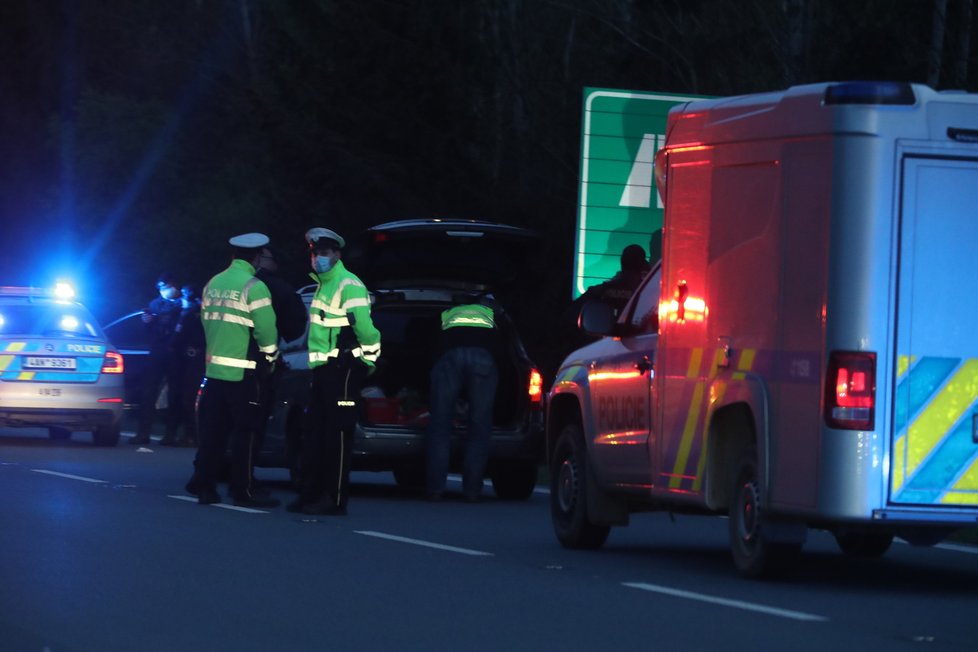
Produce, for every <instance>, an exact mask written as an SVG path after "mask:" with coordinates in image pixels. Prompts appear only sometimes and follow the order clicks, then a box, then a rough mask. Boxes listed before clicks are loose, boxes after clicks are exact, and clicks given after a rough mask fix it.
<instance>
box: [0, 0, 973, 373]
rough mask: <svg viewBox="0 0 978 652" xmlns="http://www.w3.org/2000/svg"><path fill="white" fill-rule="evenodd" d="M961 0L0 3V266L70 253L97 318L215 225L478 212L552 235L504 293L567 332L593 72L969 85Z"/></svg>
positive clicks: (174, 262) (532, 320) (541, 337)
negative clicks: (565, 312) (586, 99)
mask: <svg viewBox="0 0 978 652" xmlns="http://www.w3.org/2000/svg"><path fill="white" fill-rule="evenodd" d="M974 20H975V18H974V16H973V15H972V0H737V1H734V0H169V1H166V2H160V1H159V0H11V1H8V2H4V3H2V4H0V92H2V100H0V101H2V105H0V144H2V151H3V154H4V163H3V164H2V165H0V220H2V226H0V229H2V245H3V256H2V260H0V283H3V284H18V283H29V282H33V283H46V282H48V276H49V275H51V274H55V273H59V274H62V273H66V272H70V273H71V275H72V276H73V277H74V278H75V279H76V280H77V282H78V283H79V285H80V286H81V288H82V291H83V292H85V293H86V297H85V300H86V302H87V303H89V304H90V305H92V306H93V307H94V309H95V310H96V312H97V313H98V314H99V316H100V317H102V318H103V320H104V319H108V318H111V317H112V316H115V315H118V314H120V313H121V312H124V311H126V310H130V309H136V308H139V307H140V306H142V305H143V304H144V303H145V302H146V301H147V300H148V299H149V298H150V296H151V294H152V291H153V283H154V281H155V279H156V276H157V275H158V274H159V273H160V272H161V271H163V270H164V269H166V270H172V271H174V272H175V273H177V274H178V275H179V276H181V277H182V278H183V279H185V280H187V281H190V282H194V283H196V284H198V285H199V284H202V283H203V282H204V281H206V279H207V278H208V277H209V276H210V275H212V274H213V273H215V272H216V271H218V270H220V269H221V268H223V267H224V265H225V264H226V257H227V252H226V246H225V243H226V240H227V238H228V236H230V235H233V234H236V233H241V232H244V231H250V230H260V231H264V232H267V233H268V234H269V235H271V237H272V238H273V241H274V243H275V245H276V246H277V248H278V250H279V252H280V257H281V258H282V259H283V260H284V263H285V271H286V273H287V276H288V277H289V278H290V280H291V281H292V282H294V283H295V284H296V285H299V284H302V283H303V282H304V280H303V277H304V273H305V266H306V260H305V259H304V252H303V248H302V233H303V232H304V231H305V230H306V229H307V228H309V227H310V226H313V225H323V226H329V227H331V228H333V229H335V230H337V231H339V232H340V233H343V234H352V233H354V232H356V231H359V230H360V229H362V228H365V227H367V226H370V225H372V224H375V223H378V222H382V221H388V220H393V219H402V218H410V217H429V216H456V217H478V218H487V219H494V220H499V221H504V222H509V223H514V224H519V225H524V226H529V227H532V228H535V229H537V230H538V231H540V232H541V233H542V234H543V235H544V236H545V240H544V243H543V245H542V247H541V250H540V251H539V252H538V255H537V256H535V258H534V260H533V261H531V264H530V270H529V273H527V274H526V275H525V276H524V279H525V281H524V283H523V284H522V285H521V286H520V287H519V288H517V290H518V291H516V292H513V293H512V296H511V297H510V298H509V304H510V306H511V310H512V312H513V313H514V314H515V316H516V318H517V320H518V321H519V322H520V325H521V327H522V329H523V330H524V332H525V333H526V339H527V345H528V348H529V349H530V352H531V355H533V356H534V357H536V358H537V359H538V360H539V361H540V362H541V363H542V364H543V365H544V367H545V368H546V369H547V370H548V371H549V370H550V369H551V367H552V365H553V364H555V362H556V361H557V359H558V358H559V357H560V355H561V354H562V353H563V352H564V350H563V349H564V347H562V345H561V343H560V342H559V341H555V338H553V337H551V336H550V334H551V333H553V332H554V328H555V323H554V322H555V317H556V315H559V313H560V311H561V310H562V309H563V307H564V306H566V304H567V303H568V302H569V300H570V288H571V280H570V278H571V262H572V250H573V244H574V228H575V219H576V201H577V181H578V170H579V154H580V151H579V150H580V128H581V110H582V107H581V100H582V95H583V88H584V87H586V86H595V87H609V88H628V89H639V90H655V91H663V92H675V93H685V94H703V95H732V94H740V93H748V92H755V91H765V90H776V89H781V88H785V87H787V86H789V85H792V84H797V83H806V82H813V81H831V80H842V79H895V80H906V81H914V82H922V83H929V84H931V85H932V86H934V87H936V88H958V89H974V87H975V83H976V81H975V79H974V74H973V73H972V72H971V71H972V70H973V69H974V66H971V65H970V62H971V59H972V55H971V52H970V34H971V31H972V25H973V23H974Z"/></svg>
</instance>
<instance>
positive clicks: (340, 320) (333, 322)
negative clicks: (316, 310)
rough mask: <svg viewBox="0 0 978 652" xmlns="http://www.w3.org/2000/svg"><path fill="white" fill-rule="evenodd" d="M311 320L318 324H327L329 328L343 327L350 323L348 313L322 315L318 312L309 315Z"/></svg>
mask: <svg viewBox="0 0 978 652" xmlns="http://www.w3.org/2000/svg"><path fill="white" fill-rule="evenodd" d="M309 321H310V322H312V323H313V324H316V325H317V326H326V327H328V328H343V327H344V326H349V325H350V320H349V319H347V318H346V315H343V316H342V317H320V316H319V315H316V314H311V315H309Z"/></svg>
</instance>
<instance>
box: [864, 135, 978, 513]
mask: <svg viewBox="0 0 978 652" xmlns="http://www.w3.org/2000/svg"><path fill="white" fill-rule="evenodd" d="M901 172H902V190H901V207H900V217H899V235H898V246H899V250H898V263H897V274H898V276H897V325H896V328H897V342H896V360H895V367H894V368H895V369H896V374H894V377H895V383H894V387H892V388H891V389H892V391H893V405H894V418H893V431H892V435H891V436H892V438H893V441H892V444H893V445H892V449H891V450H892V455H891V456H890V459H891V465H892V468H891V471H892V472H891V475H890V500H891V502H892V503H897V504H904V505H919V506H925V505H976V504H978V160H976V159H974V158H966V157H953V156H948V155H947V150H944V153H943V154H942V153H939V152H936V153H935V154H934V155H924V154H922V153H921V154H913V155H905V156H904V158H903V160H902V165H901ZM880 391H883V388H880Z"/></svg>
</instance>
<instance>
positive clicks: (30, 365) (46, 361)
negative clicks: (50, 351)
mask: <svg viewBox="0 0 978 652" xmlns="http://www.w3.org/2000/svg"><path fill="white" fill-rule="evenodd" d="M24 368H25V369H74V368H75V359H74V358H52V357H48V356H44V357H41V356H30V357H27V358H25V359H24Z"/></svg>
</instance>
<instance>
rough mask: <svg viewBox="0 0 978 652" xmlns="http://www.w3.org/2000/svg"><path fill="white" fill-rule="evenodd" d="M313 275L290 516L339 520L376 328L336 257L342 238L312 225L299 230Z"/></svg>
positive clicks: (356, 283)
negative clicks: (300, 440) (298, 478)
mask: <svg viewBox="0 0 978 652" xmlns="http://www.w3.org/2000/svg"><path fill="white" fill-rule="evenodd" d="M306 242H307V243H308V245H309V255H310V261H311V264H312V269H313V272H314V273H313V274H312V278H313V279H314V280H315V281H316V282H317V283H319V287H318V288H317V289H316V294H315V295H314V296H313V299H312V304H311V305H310V307H309V368H310V369H311V370H312V381H311V382H312V386H311V392H310V400H309V407H308V409H307V411H306V421H305V433H304V445H303V450H302V455H303V460H302V469H303V477H302V488H301V490H300V493H299V496H298V498H296V499H295V500H294V501H293V502H292V503H290V504H289V505H288V507H287V508H286V509H288V511H290V512H303V513H305V514H321V515H344V514H346V504H347V500H348V498H349V488H350V464H351V462H352V460H353V436H354V429H355V427H356V422H357V406H358V404H359V398H360V385H361V383H362V381H363V379H364V378H365V377H366V376H367V374H368V373H371V372H372V371H373V370H374V366H375V364H376V362H377V358H378V357H379V356H380V331H378V330H377V329H376V328H375V327H374V323H373V320H372V319H371V317H370V296H369V295H368V293H367V288H366V287H365V286H364V284H363V282H362V281H361V280H360V279H359V278H357V276H356V275H354V274H352V273H351V272H349V271H347V269H346V267H344V265H343V261H341V260H340V258H341V256H342V251H343V247H344V246H345V245H346V243H345V242H344V240H343V238H342V237H340V236H339V234H337V233H336V232H334V231H331V230H330V229H325V228H322V227H316V228H313V229H310V230H309V231H308V232H307V233H306Z"/></svg>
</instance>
